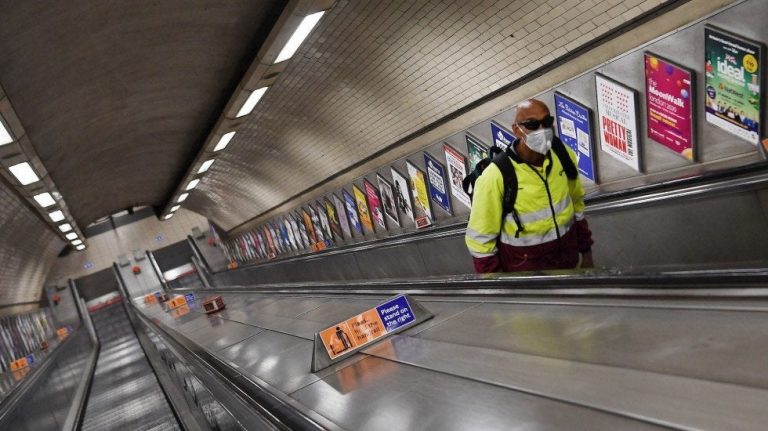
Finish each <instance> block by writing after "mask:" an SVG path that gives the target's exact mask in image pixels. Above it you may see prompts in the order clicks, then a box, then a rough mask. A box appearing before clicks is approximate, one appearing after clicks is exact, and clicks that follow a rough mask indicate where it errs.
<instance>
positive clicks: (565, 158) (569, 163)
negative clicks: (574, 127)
mask: <svg viewBox="0 0 768 431" xmlns="http://www.w3.org/2000/svg"><path fill="white" fill-rule="evenodd" d="M552 152H553V153H555V155H556V156H557V158H558V159H560V164H561V165H563V170H564V171H565V176H566V177H568V179H569V180H575V179H576V177H578V176H579V171H578V169H576V165H574V164H573V160H572V159H571V156H570V155H569V154H568V150H566V149H565V144H563V141H561V140H560V139H558V138H557V137H554V138H553V139H552Z"/></svg>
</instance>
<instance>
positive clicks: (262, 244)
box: [255, 229, 269, 259]
mask: <svg viewBox="0 0 768 431" xmlns="http://www.w3.org/2000/svg"><path fill="white" fill-rule="evenodd" d="M255 235H256V240H257V242H256V245H257V246H258V248H259V256H261V258H262V259H266V258H267V256H269V251H268V250H267V240H266V239H265V238H264V234H263V233H262V232H261V229H256V232H255Z"/></svg>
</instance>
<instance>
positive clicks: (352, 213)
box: [341, 190, 363, 235]
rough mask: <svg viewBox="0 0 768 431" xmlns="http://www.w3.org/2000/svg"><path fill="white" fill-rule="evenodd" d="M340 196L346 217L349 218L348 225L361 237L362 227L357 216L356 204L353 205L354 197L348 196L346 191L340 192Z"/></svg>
mask: <svg viewBox="0 0 768 431" xmlns="http://www.w3.org/2000/svg"><path fill="white" fill-rule="evenodd" d="M341 194H342V195H343V196H344V207H345V208H346V210H347V216H348V217H349V223H350V224H351V225H352V228H353V229H355V232H357V233H358V234H360V235H362V234H363V225H362V224H361V223H360V216H359V215H357V204H356V203H355V197H354V196H352V195H351V194H349V192H348V191H346V190H342V191H341Z"/></svg>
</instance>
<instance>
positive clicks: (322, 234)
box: [307, 204, 325, 243]
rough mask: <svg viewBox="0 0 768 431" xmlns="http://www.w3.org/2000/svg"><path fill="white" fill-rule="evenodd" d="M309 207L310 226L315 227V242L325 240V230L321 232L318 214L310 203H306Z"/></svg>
mask: <svg viewBox="0 0 768 431" xmlns="http://www.w3.org/2000/svg"><path fill="white" fill-rule="evenodd" d="M307 208H309V217H310V219H312V227H313V228H314V229H315V236H316V237H317V241H316V242H322V243H324V242H325V232H323V225H322V224H321V223H320V216H319V215H318V214H317V210H316V209H315V207H314V206H313V205H312V204H307Z"/></svg>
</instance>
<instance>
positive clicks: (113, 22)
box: [0, 0, 287, 226]
mask: <svg viewBox="0 0 768 431" xmlns="http://www.w3.org/2000/svg"><path fill="white" fill-rule="evenodd" d="M286 3H287V1H281V0H260V1H253V0H228V1H224V2H222V1H202V0H163V1H140V2H136V1H134V2H106V1H104V2H102V1H90V0H73V1H66V2H27V1H19V2H5V4H4V5H3V7H2V11H1V12H0V83H2V85H3V86H4V88H5V90H6V93H7V95H8V97H9V99H10V100H11V102H12V103H13V105H14V108H15V109H16V112H17V114H18V117H19V118H20V120H21V122H22V123H23V124H24V127H25V129H26V130H27V134H28V135H29V138H30V140H31V142H32V145H33V146H34V148H35V150H36V151H37V153H38V154H39V156H40V159H41V160H42V162H43V164H44V165H45V167H46V169H47V171H48V172H49V174H50V176H51V178H52V179H53V181H54V183H55V184H56V185H57V187H58V189H59V191H60V192H61V193H62V194H63V196H64V197H65V198H66V200H67V203H68V205H69V207H70V209H71V212H72V214H73V216H74V218H75V219H76V221H77V223H78V224H79V225H81V226H86V225H87V224H88V223H90V222H92V221H94V220H96V219H97V218H99V217H102V216H104V215H108V214H110V213H112V212H115V211H117V210H120V209H123V208H127V207H131V206H137V205H152V206H162V205H163V204H164V203H165V201H166V200H167V199H168V198H169V195H170V193H172V191H173V189H174V188H175V187H176V185H177V183H178V181H179V179H180V177H181V176H182V175H183V173H184V172H185V170H186V169H187V168H188V166H189V164H190V162H191V161H192V159H193V158H194V155H195V154H196V153H197V151H198V150H199V148H200V146H201V145H202V143H203V141H204V139H205V137H206V136H207V134H208V132H209V131H210V129H211V127H212V126H213V124H214V123H215V121H216V119H217V118H218V116H219V115H220V113H221V111H222V109H223V108H224V105H225V104H226V102H227V100H228V99H229V97H230V96H231V94H232V93H233V91H234V89H235V88H236V86H237V83H238V81H239V80H240V78H241V77H242V75H243V73H245V70H246V69H247V67H248V66H249V64H250V62H251V61H252V60H253V58H254V56H255V54H256V52H257V51H258V49H259V47H260V45H261V43H262V42H263V40H264V38H265V37H266V36H267V34H268V33H269V31H270V30H271V28H272V26H273V25H274V23H275V21H276V20H277V17H278V16H279V14H280V12H281V11H282V9H283V8H284V6H285V4H286Z"/></svg>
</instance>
